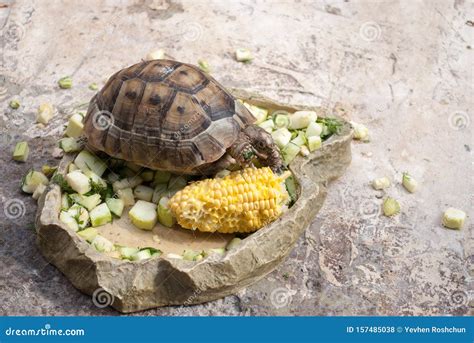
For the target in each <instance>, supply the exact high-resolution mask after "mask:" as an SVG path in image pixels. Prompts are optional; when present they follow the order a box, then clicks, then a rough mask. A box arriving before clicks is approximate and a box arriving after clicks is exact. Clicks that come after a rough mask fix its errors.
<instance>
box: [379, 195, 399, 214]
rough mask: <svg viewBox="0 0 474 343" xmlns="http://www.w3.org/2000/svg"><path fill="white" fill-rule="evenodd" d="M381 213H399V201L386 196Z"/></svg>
mask: <svg viewBox="0 0 474 343" xmlns="http://www.w3.org/2000/svg"><path fill="white" fill-rule="evenodd" d="M382 210H383V214H384V215H385V216H387V217H391V216H394V215H396V214H398V213H400V203H399V202H398V201H397V200H395V199H394V198H390V197H388V198H386V199H385V200H384V201H383V205H382Z"/></svg>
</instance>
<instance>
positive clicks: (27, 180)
mask: <svg viewBox="0 0 474 343" xmlns="http://www.w3.org/2000/svg"><path fill="white" fill-rule="evenodd" d="M48 183H49V180H48V178H47V177H46V175H44V174H43V173H41V172H38V171H35V170H30V171H29V172H28V173H27V174H26V175H25V177H24V178H23V180H22V184H21V190H22V191H23V192H25V193H29V194H33V193H34V191H35V190H36V187H38V185H39V184H43V185H47V184H48Z"/></svg>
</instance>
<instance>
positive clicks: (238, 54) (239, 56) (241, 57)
mask: <svg viewBox="0 0 474 343" xmlns="http://www.w3.org/2000/svg"><path fill="white" fill-rule="evenodd" d="M252 58H253V57H252V53H251V52H250V50H249V49H245V48H239V49H237V50H235V59H236V60H237V61H239V62H250V61H251V60H252Z"/></svg>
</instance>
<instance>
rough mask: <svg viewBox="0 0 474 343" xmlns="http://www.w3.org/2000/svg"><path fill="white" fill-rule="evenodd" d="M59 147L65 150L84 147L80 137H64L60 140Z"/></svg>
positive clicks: (74, 150) (69, 150) (71, 150)
mask: <svg viewBox="0 0 474 343" xmlns="http://www.w3.org/2000/svg"><path fill="white" fill-rule="evenodd" d="M59 147H60V148H61V149H63V150H64V152H76V151H80V150H81V149H82V147H83V144H82V143H81V140H80V139H78V138H73V137H64V138H62V139H60V140H59Z"/></svg>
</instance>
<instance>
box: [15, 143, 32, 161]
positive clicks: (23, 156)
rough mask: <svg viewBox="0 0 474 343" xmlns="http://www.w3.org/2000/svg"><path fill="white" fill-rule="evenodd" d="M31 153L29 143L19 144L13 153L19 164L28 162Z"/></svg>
mask: <svg viewBox="0 0 474 343" xmlns="http://www.w3.org/2000/svg"><path fill="white" fill-rule="evenodd" d="M29 153H30V148H29V147H28V143H27V142H19V143H17V144H16V146H15V150H14V151H13V159H14V160H15V161H18V162H26V160H27V159H28V155H29Z"/></svg>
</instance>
